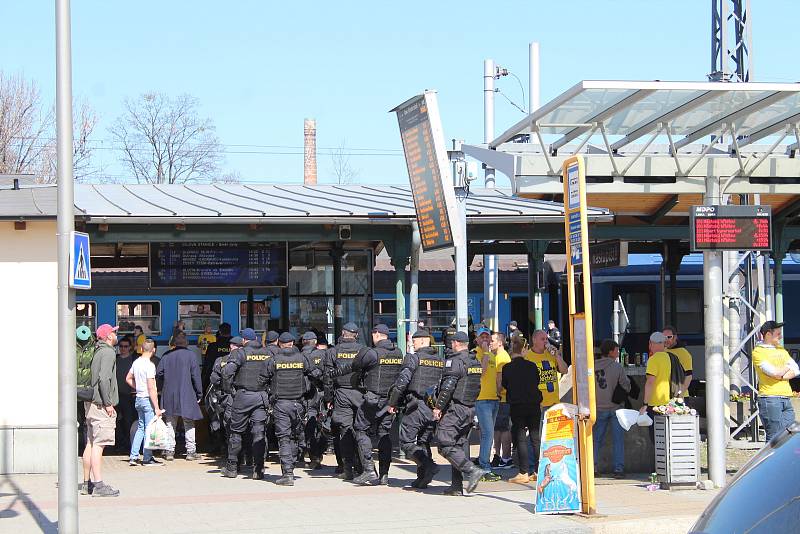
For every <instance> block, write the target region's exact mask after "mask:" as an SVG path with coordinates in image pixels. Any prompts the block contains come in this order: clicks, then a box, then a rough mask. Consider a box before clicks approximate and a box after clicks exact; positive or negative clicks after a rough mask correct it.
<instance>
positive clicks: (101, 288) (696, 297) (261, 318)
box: [76, 254, 800, 377]
mask: <svg viewBox="0 0 800 534" xmlns="http://www.w3.org/2000/svg"><path fill="white" fill-rule="evenodd" d="M629 263H630V264H629V265H628V266H626V267H616V268H608V269H601V270H596V271H594V272H593V273H592V282H593V283H592V292H593V314H594V320H595V323H594V336H595V338H596V341H599V340H600V339H602V338H606V337H611V335H612V309H613V300H614V299H615V298H618V297H621V298H622V301H623V303H624V305H625V308H626V311H627V315H628V319H629V324H628V334H627V335H626V337H625V341H624V343H623V345H624V346H625V347H626V349H627V351H628V352H629V353H631V354H633V353H636V352H643V351H646V350H647V336H648V335H649V333H650V332H652V331H653V330H656V329H660V328H661V327H662V326H663V325H664V323H665V322H669V321H667V320H665V317H667V318H668V317H671V312H670V310H669V304H670V302H669V299H668V298H667V299H665V298H664V297H663V295H662V292H661V288H662V276H661V257H660V256H659V255H644V254H643V255H631V256H629ZM365 265H374V263H371V262H370V263H368V264H365ZM783 269H784V287H783V295H784V302H785V303H787V304H786V305H785V307H784V319H785V321H786V328H785V337H786V341H787V345H790V346H795V345H797V344H798V343H799V342H800V312H798V309H797V308H795V307H794V306H793V305H792V304H791V303H794V302H797V301H798V299H800V263H798V262H795V261H793V260H792V259H791V258H787V259H786V261H785V263H784V267H783ZM369 278H370V277H369V276H368V277H366V280H365V281H362V283H361V287H360V289H359V288H357V287H356V285H357V284H355V283H354V284H352V287H350V286H349V285H348V284H347V283H346V284H345V286H346V287H345V293H344V294H343V314H344V317H345V320H354V321H356V322H357V323H358V324H359V325H360V326H361V327H362V328H363V329H364V333H365V334H366V332H367V331H368V329H369V327H370V325H371V324H373V323H376V322H383V323H386V324H388V325H394V324H395V323H396V311H397V308H396V302H395V298H394V287H395V274H394V272H391V271H380V270H378V271H373V272H372V273H371V280H369ZM291 280H292V276H291V273H290V286H292V283H291ZM468 282H469V283H468V288H469V312H470V316H471V319H472V320H473V321H475V322H478V321H479V320H480V317H481V309H482V305H483V273H482V272H480V271H475V272H471V273H470V276H469V281H468ZM527 283H528V276H527V272H526V271H525V270H515V271H503V272H501V274H500V285H499V321H500V325H501V327H502V328H506V327H507V325H508V323H509V322H510V321H511V320H517V321H518V323H519V325H520V327H521V328H522V329H523V330H524V331H526V333H529V328H530V325H528V324H527V322H526V320H525V318H526V317H527V316H528V298H527ZM294 285H295V287H290V288H288V289H287V288H285V289H268V290H256V291H255V292H254V295H253V310H252V313H253V321H254V325H255V329H256V330H257V331H261V332H264V331H266V330H267V329H275V330H285V329H290V330H293V331H295V332H302V331H305V330H306V329H309V328H314V329H315V330H317V331H321V332H327V333H328V335H329V336H330V337H331V338H332V336H333V331H332V327H331V325H332V324H333V297H332V296H331V295H329V294H326V293H325V292H324V291H319V292H315V291H311V290H310V289H309V288H302V287H300V284H299V283H297V284H294ZM545 285H546V286H547V287H546V288H545V291H546V292H545V298H544V299H543V308H544V311H543V317H544V318H545V321H546V320H547V319H553V320H555V321H556V323H557V324H558V325H559V326H560V327H562V331H563V330H565V328H564V325H565V324H566V315H565V313H564V310H565V296H566V286H564V285H563V280H561V279H559V277H557V276H551V277H549V279H547V280H545ZM348 288H349V289H348ZM433 288H436V289H435V290H434V289H433ZM348 291H349V292H348ZM454 295H455V287H454V281H453V273H452V272H451V271H421V272H420V299H419V318H420V321H423V322H424V323H425V325H426V326H427V327H429V328H430V329H431V330H433V331H435V332H439V331H441V330H442V329H444V328H445V327H446V326H448V325H449V324H450V322H451V321H452V319H453V317H454V315H455V297H454ZM677 302H678V305H677V321H676V323H677V324H676V325H675V326H676V327H677V328H678V331H679V332H680V334H681V337H682V338H683V340H684V341H685V342H687V344H688V345H689V346H690V349H691V350H692V352H693V353H695V358H696V361H697V360H698V358H699V359H700V360H702V345H703V273H702V256H700V255H690V256H687V257H686V258H684V262H683V263H682V265H681V269H680V271H679V274H678V299H677ZM76 310H77V311H76V313H77V316H78V317H77V319H78V323H79V324H87V325H89V326H90V327H94V326H95V325H96V324H100V323H104V322H107V323H111V324H117V325H119V326H120V332H122V333H129V332H132V331H133V327H134V326H135V325H139V326H142V328H143V329H144V332H145V333H146V334H147V335H149V336H151V337H153V338H154V339H156V341H157V342H159V345H162V346H163V345H165V344H166V342H167V340H168V339H169V337H170V335H171V334H172V329H173V327H174V325H175V324H176V323H177V322H178V321H183V323H184V328H185V331H186V332H187V333H188V334H189V336H190V339H191V337H192V336H198V335H199V334H201V333H202V332H203V331H204V330H205V329H206V328H209V329H210V330H211V331H212V332H215V331H216V329H217V327H218V326H219V323H220V322H222V321H225V322H228V323H230V324H231V325H232V327H233V330H234V331H238V330H240V329H243V328H244V327H245V325H246V323H247V292H246V290H242V289H214V290H210V289H205V290H189V289H181V290H174V291H171V290H165V289H150V288H149V284H148V278H147V273H146V271H145V270H136V269H131V270H127V271H126V270H109V271H108V272H98V273H96V274H94V288H93V289H92V290H91V291H86V292H80V293H79V295H78V299H77V305H76ZM698 371H699V372H696V375H700V377H702V369H698Z"/></svg>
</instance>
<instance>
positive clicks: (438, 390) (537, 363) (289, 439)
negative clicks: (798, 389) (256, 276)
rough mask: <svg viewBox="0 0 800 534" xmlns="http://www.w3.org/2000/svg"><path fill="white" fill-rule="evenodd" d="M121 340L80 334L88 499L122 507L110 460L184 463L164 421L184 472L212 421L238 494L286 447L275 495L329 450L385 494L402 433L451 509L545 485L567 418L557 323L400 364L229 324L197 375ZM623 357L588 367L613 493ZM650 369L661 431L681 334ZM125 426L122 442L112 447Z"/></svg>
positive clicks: (766, 402)
mask: <svg viewBox="0 0 800 534" xmlns="http://www.w3.org/2000/svg"><path fill="white" fill-rule="evenodd" d="M781 327H782V325H781V324H779V323H775V322H774V321H769V322H767V323H765V325H764V326H763V327H762V336H763V339H764V341H763V342H762V343H761V344H760V345H759V347H758V348H757V349H756V351H755V352H754V355H753V360H754V364H755V365H756V366H757V372H758V373H759V378H760V381H759V382H760V384H761V388H762V391H760V393H761V398H760V399H759V404H760V406H761V418H762V420H763V421H764V425H765V427H766V430H767V438H768V439H771V437H772V436H774V435H775V434H776V433H779V432H780V431H781V430H782V429H783V428H785V427H786V426H787V423H786V422H787V421H793V420H794V414H793V412H791V405H790V404H789V403H788V401H786V400H785V399H786V397H787V395H786V392H785V391H784V390H785V389H786V387H788V380H789V379H790V378H793V377H795V376H797V375H798V369H797V365H796V364H794V365H792V364H793V363H794V362H793V361H792V360H791V358H788V356H787V355H785V354H784V353H785V352H786V351H785V350H784V349H782V348H781V347H780V345H779V341H780V332H781ZM79 330H80V329H79ZM116 331H117V328H116V327H112V326H110V325H108V324H103V325H100V326H99V327H98V328H97V330H96V332H95V337H94V338H89V337H88V336H87V335H86V332H83V333H81V332H80V331H79V346H78V349H79V354H80V351H81V349H82V348H85V347H86V345H87V344H89V343H96V344H95V345H94V352H93V357H92V358H91V364H90V370H91V387H92V398H91V400H90V401H89V400H87V401H86V402H85V403H84V405H83V408H84V412H85V423H86V446H85V449H84V453H83V460H84V483H83V484H81V486H80V488H79V489H80V491H81V493H83V494H92V495H96V496H115V495H118V494H119V491H118V490H116V489H114V488H113V487H111V486H110V485H109V484H107V483H105V482H104V481H103V476H102V455H103V450H104V448H105V447H108V446H110V445H114V444H115V442H117V443H119V442H118V441H117V440H118V439H122V440H123V441H122V442H123V443H125V445H126V446H127V448H128V450H129V451H130V457H129V463H130V465H131V466H132V467H133V466H137V467H138V466H159V465H164V462H171V461H173V460H174V458H175V449H174V445H173V447H172V448H171V449H166V450H163V451H162V453H161V458H160V459H157V458H156V457H155V455H154V454H153V451H151V450H149V449H147V448H143V444H144V441H145V429H146V428H147V427H148V425H149V424H150V422H151V421H152V420H153V418H158V417H160V418H163V420H164V422H165V423H166V425H167V426H168V427H169V428H171V429H172V431H173V433H174V432H175V431H176V430H177V429H178V427H179V421H182V425H181V427H182V429H183V432H182V437H183V440H184V442H185V451H186V455H185V459H186V460H187V461H192V460H195V459H197V458H198V455H197V443H196V438H195V429H196V425H197V423H198V422H199V421H201V420H204V419H205V420H206V421H207V422H208V425H209V432H210V442H211V445H212V449H213V450H215V451H216V452H218V453H219V454H220V455H221V456H222V457H223V466H222V469H221V472H222V476H224V477H229V478H237V477H238V476H239V475H240V473H241V472H242V471H244V470H245V468H249V469H250V470H249V471H248V472H249V477H251V478H253V479H256V480H262V479H264V478H265V460H266V459H267V458H266V457H267V454H268V451H269V445H277V452H278V456H279V458H280V476H279V477H277V478H275V479H274V480H273V481H274V482H275V484H277V485H281V486H292V485H294V481H295V477H294V469H295V467H296V466H298V465H301V466H303V467H306V468H308V469H310V470H315V469H319V468H321V467H322V462H323V457H324V455H325V453H326V451H328V450H329V448H331V449H332V450H333V452H334V454H335V458H336V468H335V473H336V476H338V477H340V478H342V479H343V480H345V481H352V482H353V483H356V484H361V485H386V484H388V483H389V468H390V465H391V463H392V456H393V443H392V437H391V436H392V425H393V423H394V420H395V419H397V418H399V419H400V424H399V448H400V450H402V451H403V453H404V454H405V456H406V458H408V459H409V460H410V461H412V462H413V463H414V464H415V465H416V478H415V479H414V480H413V482H412V483H411V487H413V488H417V489H424V488H426V487H427V486H428V485H429V484H430V483H431V481H432V480H433V478H434V476H435V475H436V473H437V472H438V471H439V470H440V467H439V466H438V465H437V464H436V462H435V460H434V456H433V454H432V449H431V447H432V445H434V444H435V445H437V446H438V451H439V453H440V454H441V455H442V456H443V457H444V458H445V459H446V460H447V461H448V462H449V463H450V465H451V471H452V475H451V485H450V487H449V488H448V489H447V490H446V492H445V493H446V494H448V495H463V494H464V493H465V492H467V493H469V492H472V491H474V490H475V488H476V487H477V485H478V484H479V483H480V482H481V481H483V482H493V481H497V480H500V479H501V477H500V475H499V473H498V472H497V471H498V470H500V469H506V468H513V467H514V466H515V465H516V469H517V471H518V473H517V474H516V475H515V476H513V477H512V478H510V479H509V481H510V482H512V483H520V484H527V483H530V482H535V481H536V473H537V470H538V459H539V446H540V435H541V424H542V423H541V421H542V414H543V413H544V411H546V410H547V409H548V408H549V407H551V406H553V405H554V404H556V403H559V402H560V400H561V393H560V391H559V380H560V378H561V376H562V375H563V374H565V373H567V371H568V365H567V362H566V361H565V360H564V358H563V357H562V354H561V350H560V348H561V347H560V344H561V335H560V332H559V331H558V329H557V328H556V326H555V323H554V322H553V321H550V322H549V324H548V329H547V330H535V331H534V332H533V333H532V334H531V336H530V338H529V339H526V337H525V336H524V335H523V334H522V333H521V332H520V331H519V329H518V328H517V324H516V323H515V322H512V323H510V325H509V329H508V332H507V333H502V332H493V331H491V330H490V329H489V328H487V327H485V326H484V325H483V324H479V325H477V326H476V327H475V335H474V338H472V337H471V336H470V335H468V334H467V333H465V332H459V331H457V330H456V329H455V328H451V329H448V330H447V331H445V332H444V333H443V341H444V350H440V349H439V348H438V347H434V346H433V345H434V337H433V336H432V334H431V332H429V331H427V330H426V329H424V328H419V329H417V330H416V332H415V333H414V334H412V335H410V336H409V339H408V343H407V351H406V353H405V354H404V353H403V352H402V351H401V350H400V349H399V348H398V346H397V345H396V344H395V343H394V342H392V341H391V340H390V331H389V328H388V327H387V326H386V325H383V324H378V325H375V326H374V328H373V329H372V330H371V340H370V341H371V343H368V344H365V343H364V342H363V341H362V340H360V339H359V335H358V332H359V328H358V326H357V325H355V324H353V323H347V324H345V325H344V326H343V328H342V330H341V332H340V337H339V338H338V339H337V343H336V344H335V345H332V346H329V345H328V343H327V340H326V339H325V337H324V336H318V335H317V334H316V333H314V332H312V331H309V332H305V333H304V334H303V335H302V336H301V337H300V339H296V338H295V336H294V335H293V334H292V333H290V332H283V333H281V334H279V333H277V332H274V331H269V332H266V333H265V334H263V335H258V334H257V333H256V332H255V331H254V330H253V329H251V328H246V329H244V330H243V331H242V332H240V335H238V336H232V335H231V334H232V333H231V328H230V325H229V324H227V323H222V324H221V325H220V327H219V330H218V331H217V332H216V333H213V334H212V333H211V332H205V334H204V336H205V337H204V343H203V345H204V346H202V347H200V348H201V350H202V359H201V360H198V357H197V353H196V352H195V351H194V350H191V349H190V348H189V346H188V345H189V344H188V338H187V336H186V334H185V333H184V332H183V331H182V330H181V329H179V328H178V329H176V331H175V332H174V334H173V336H172V337H171V339H170V345H171V347H170V350H169V351H167V352H166V353H165V354H164V355H163V356H162V357H161V358H160V359H159V358H157V357H156V355H155V354H156V350H155V348H156V347H155V343H154V342H153V340H151V339H147V338H146V337H144V336H143V335H142V334H139V333H137V334H136V335H135V336H134V337H129V336H125V337H122V338H121V339H119V340H118V339H117V332H116ZM117 346H118V352H117V350H116V348H117ZM619 350H620V347H619V345H618V344H617V343H616V342H614V341H611V340H604V341H603V342H602V343H601V344H600V346H599V351H598V353H597V355H596V361H595V364H594V367H595V385H596V403H597V421H596V424H595V429H594V442H595V448H596V449H599V448H601V447H602V445H603V442H604V438H605V435H606V433H607V430H608V427H609V426H610V427H611V434H612V441H613V448H612V450H613V475H614V476H615V477H622V476H624V473H625V465H624V433H623V430H622V427H621V426H620V423H619V421H618V420H617V417H616V415H615V414H616V411H617V409H619V408H621V407H623V406H625V405H628V406H629V405H630V399H637V398H638V397H639V391H638V387H637V386H636V384H635V382H634V381H632V380H630V379H629V377H628V376H627V375H626V372H625V370H624V368H623V366H622V365H621V364H620V362H619ZM649 354H650V357H649V359H648V361H647V368H646V380H645V382H644V388H643V389H644V394H643V397H642V400H643V405H642V408H641V412H642V413H648V414H650V415H651V416H652V415H654V412H653V408H654V407H656V406H659V405H662V404H666V403H667V402H668V401H669V399H670V398H672V397H674V396H676V395H677V396H682V395H685V392H686V391H687V390H688V385H689V383H690V382H691V379H692V361H691V354H690V353H689V352H688V351H687V350H686V349H685V347H682V346H681V344H680V342H679V340H678V336H677V331H676V329H675V328H674V327H672V326H667V327H665V328H664V329H663V331H661V332H654V333H653V334H652V335H651V336H650V339H649ZM80 361H81V360H80V358H79V362H80ZM79 365H80V364H79ZM678 371H679V372H678ZM762 375H763V376H762ZM201 406H205V408H206V414H205V415H204V414H203V412H202V411H201ZM118 422H119V425H118ZM474 422H477V426H478V428H479V436H480V446H479V453H478V457H477V458H475V459H474V460H473V459H472V458H471V457H470V449H469V437H470V433H471V431H472V428H473V426H474ZM118 426H119V427H121V428H119V429H118V430H121V431H120V432H116V435H115V429H117V427H118ZM134 428H135V430H134ZM651 428H652V427H651ZM126 436H127V437H128V439H127V442H126V441H125V437H126ZM376 449H377V455H374V454H373V452H374V450H376ZM492 451H494V455H492ZM306 458H308V461H307V462H306Z"/></svg>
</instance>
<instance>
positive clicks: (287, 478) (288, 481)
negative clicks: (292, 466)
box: [275, 470, 294, 486]
mask: <svg viewBox="0 0 800 534" xmlns="http://www.w3.org/2000/svg"><path fill="white" fill-rule="evenodd" d="M275 484H277V485H278V486H294V473H293V472H292V471H291V470H287V471H284V472H283V475H282V476H281V478H279V479H278V480H276V481H275Z"/></svg>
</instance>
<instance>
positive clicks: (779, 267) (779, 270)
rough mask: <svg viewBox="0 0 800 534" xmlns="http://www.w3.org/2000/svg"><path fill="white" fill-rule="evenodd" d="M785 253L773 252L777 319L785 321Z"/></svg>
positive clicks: (780, 321)
mask: <svg viewBox="0 0 800 534" xmlns="http://www.w3.org/2000/svg"><path fill="white" fill-rule="evenodd" d="M785 257H786V254H784V253H778V254H773V256H772V260H773V261H774V262H775V320H776V321H778V322H779V323H782V322H783V258H785Z"/></svg>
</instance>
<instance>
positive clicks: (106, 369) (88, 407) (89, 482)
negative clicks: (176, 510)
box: [80, 324, 119, 497]
mask: <svg viewBox="0 0 800 534" xmlns="http://www.w3.org/2000/svg"><path fill="white" fill-rule="evenodd" d="M117 328H118V327H116V326H111V325H110V324H101V325H100V326H98V327H97V331H96V338H97V348H96V350H95V352H94V357H93V358H92V366H91V369H92V382H91V385H92V388H93V390H94V396H93V397H92V401H91V402H85V403H84V410H85V412H86V448H85V449H84V451H83V484H82V485H81V487H80V492H81V493H82V494H84V495H88V494H91V495H93V496H95V497H116V496H118V495H119V490H117V489H114V488H112V487H111V486H109V485H108V484H105V483H104V482H103V472H102V468H103V449H104V448H105V447H106V446H108V445H114V435H115V432H116V427H117V412H116V411H115V410H114V406H115V405H117V404H119V391H118V389H117V353H116V351H115V350H114V345H116V344H117Z"/></svg>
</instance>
